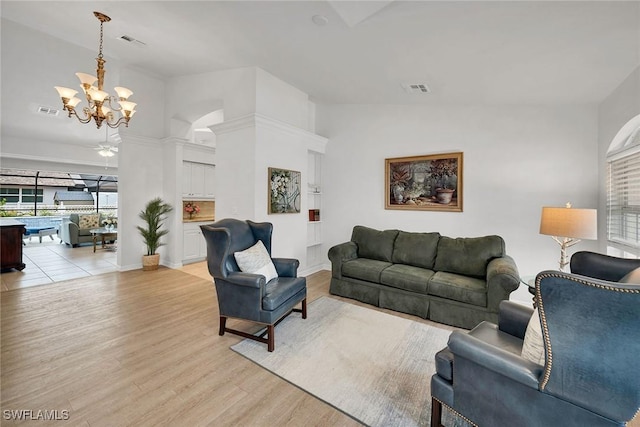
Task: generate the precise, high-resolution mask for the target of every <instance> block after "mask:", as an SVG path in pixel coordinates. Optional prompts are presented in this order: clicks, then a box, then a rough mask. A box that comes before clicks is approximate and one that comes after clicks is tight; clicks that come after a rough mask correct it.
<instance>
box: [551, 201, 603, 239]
mask: <svg viewBox="0 0 640 427" xmlns="http://www.w3.org/2000/svg"><path fill="white" fill-rule="evenodd" d="M540 234H546V235H549V236H557V237H572V238H575V239H589V240H596V239H597V238H598V211H597V210H596V209H573V208H569V207H567V208H556V207H548V206H544V207H543V208H542V216H541V218H540Z"/></svg>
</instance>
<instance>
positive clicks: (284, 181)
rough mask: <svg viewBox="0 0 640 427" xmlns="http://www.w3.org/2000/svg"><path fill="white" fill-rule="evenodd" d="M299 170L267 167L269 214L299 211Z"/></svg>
mask: <svg viewBox="0 0 640 427" xmlns="http://www.w3.org/2000/svg"><path fill="white" fill-rule="evenodd" d="M300 181H301V180H300V172H297V171H292V170H288V169H278V168H269V190H268V191H269V196H268V200H269V206H268V213H269V214H279V213H299V212H300V196H301V194H300Z"/></svg>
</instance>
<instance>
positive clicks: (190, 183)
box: [182, 162, 216, 198]
mask: <svg viewBox="0 0 640 427" xmlns="http://www.w3.org/2000/svg"><path fill="white" fill-rule="evenodd" d="M215 170H216V167H215V166H214V165H208V164H205V163H196V162H182V196H183V197H200V198H202V197H205V198H214V196H215V193H214V190H215Z"/></svg>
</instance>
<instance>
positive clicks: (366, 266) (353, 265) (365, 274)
mask: <svg viewBox="0 0 640 427" xmlns="http://www.w3.org/2000/svg"><path fill="white" fill-rule="evenodd" d="M390 265H391V263H390V262H384V261H378V260H375V259H368V258H356V259H352V260H350V261H346V262H345V263H344V264H342V275H343V276H345V277H351V278H353V279H360V280H365V281H367V282H373V283H380V275H381V274H382V271H383V270H384V269H385V268H387V267H389V266H390Z"/></svg>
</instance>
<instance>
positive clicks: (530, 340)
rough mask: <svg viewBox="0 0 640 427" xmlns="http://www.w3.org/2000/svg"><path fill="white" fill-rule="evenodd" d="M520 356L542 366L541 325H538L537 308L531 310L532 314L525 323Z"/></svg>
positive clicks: (542, 342)
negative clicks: (527, 322) (525, 329)
mask: <svg viewBox="0 0 640 427" xmlns="http://www.w3.org/2000/svg"><path fill="white" fill-rule="evenodd" d="M522 357H524V358H525V359H528V360H530V361H532V362H533V363H537V364H538V365H543V366H544V341H543V339H542V327H541V326H540V317H539V315H538V309H537V308H536V309H535V310H533V314H532V315H531V319H529V324H528V325H527V331H526V332H525V333H524V342H523V343H522Z"/></svg>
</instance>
